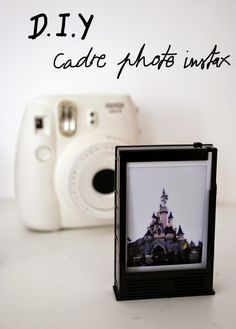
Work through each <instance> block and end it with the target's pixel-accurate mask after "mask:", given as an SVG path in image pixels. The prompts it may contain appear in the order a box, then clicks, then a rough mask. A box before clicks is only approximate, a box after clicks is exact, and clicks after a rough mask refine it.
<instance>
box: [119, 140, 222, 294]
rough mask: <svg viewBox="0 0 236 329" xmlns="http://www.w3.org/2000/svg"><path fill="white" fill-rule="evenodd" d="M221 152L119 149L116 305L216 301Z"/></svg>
mask: <svg viewBox="0 0 236 329" xmlns="http://www.w3.org/2000/svg"><path fill="white" fill-rule="evenodd" d="M216 163H217V149H216V148H215V147H214V146H213V145H212V144H201V143H194V144H193V145H168V146H118V147H117V148H116V182H115V187H116V190H115V281H114V293H115V296H116V299H117V300H126V299H142V298H157V297H177V296H192V295H213V294H214V293H215V292H214V290H213V260H214V232H215V207H216Z"/></svg>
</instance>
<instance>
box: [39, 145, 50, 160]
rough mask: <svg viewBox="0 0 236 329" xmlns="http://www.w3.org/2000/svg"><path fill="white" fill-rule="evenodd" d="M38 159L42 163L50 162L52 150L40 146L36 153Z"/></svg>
mask: <svg viewBox="0 0 236 329" xmlns="http://www.w3.org/2000/svg"><path fill="white" fill-rule="evenodd" d="M36 155H37V158H38V159H39V161H41V162H48V161H50V160H51V158H52V150H51V149H50V148H49V147H47V146H40V147H39V148H38V149H37V151H36Z"/></svg>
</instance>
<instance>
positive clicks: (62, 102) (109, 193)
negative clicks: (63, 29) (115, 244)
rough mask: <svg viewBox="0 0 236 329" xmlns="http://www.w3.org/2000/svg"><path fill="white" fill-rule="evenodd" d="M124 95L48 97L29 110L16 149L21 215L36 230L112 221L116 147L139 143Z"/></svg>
mask: <svg viewBox="0 0 236 329" xmlns="http://www.w3.org/2000/svg"><path fill="white" fill-rule="evenodd" d="M138 136H139V128H138V122H137V108H136V107H135V105H134V104H133V102H132V100H131V98H130V97H129V96H126V95H75V96H63V95H62V96H45V97H41V98H38V99H35V100H33V101H31V102H30V103H29V104H28V105H27V107H26V110H25V113H24V117H23V120H22V124H21V129H20V134H19V139H18V146H17V152H16V167H15V185H16V198H17V204H18V210H19V215H20V217H21V219H22V220H23V222H24V224H25V225H26V226H27V227H29V228H31V229H34V230H42V231H51V230H58V229H60V228H74V227H88V226H100V225H107V224H111V223H112V220H113V216H114V165H115V155H114V154H115V153H114V152H115V146H116V145H125V144H136V143H137V142H138Z"/></svg>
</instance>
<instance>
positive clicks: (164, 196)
mask: <svg viewBox="0 0 236 329" xmlns="http://www.w3.org/2000/svg"><path fill="white" fill-rule="evenodd" d="M167 200H168V195H167V194H166V192H165V189H164V188H163V191H162V195H161V204H160V210H159V213H160V221H161V223H162V224H163V227H164V228H165V227H166V226H167V225H168V219H167V214H168V208H167V207H166V203H167Z"/></svg>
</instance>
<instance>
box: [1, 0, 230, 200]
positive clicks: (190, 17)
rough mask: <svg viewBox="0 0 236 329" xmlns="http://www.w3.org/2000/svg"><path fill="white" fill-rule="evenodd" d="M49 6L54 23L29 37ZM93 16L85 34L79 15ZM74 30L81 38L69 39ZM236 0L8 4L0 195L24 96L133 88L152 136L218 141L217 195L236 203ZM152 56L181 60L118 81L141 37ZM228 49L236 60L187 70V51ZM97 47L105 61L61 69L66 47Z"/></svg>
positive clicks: (74, 54)
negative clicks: (62, 34)
mask: <svg viewBox="0 0 236 329" xmlns="http://www.w3.org/2000/svg"><path fill="white" fill-rule="evenodd" d="M40 12H45V13H46V14H47V15H48V18H49V23H48V31H49V32H51V35H52V36H51V37H50V38H48V37H47V36H46V33H45V35H44V36H41V37H39V38H38V39H36V40H34V41H32V40H29V39H28V38H27V36H28V35H29V34H31V33H32V29H33V24H32V22H30V17H32V16H34V15H36V14H39V13H40ZM63 12H70V13H71V17H70V20H69V21H68V24H67V31H68V33H69V32H70V33H69V35H68V37H67V38H58V37H56V36H55V33H56V32H58V31H59V29H60V19H59V17H58V14H59V13H63ZM78 13H82V14H83V15H84V16H85V17H89V15H90V14H93V15H94V20H93V22H92V25H91V27H90V30H89V32H88V35H87V37H86V40H84V41H81V40H80V38H79V33H82V24H81V22H80V20H79V18H78V16H77V14H78ZM72 32H75V33H77V35H78V36H76V37H75V38H71V37H70V35H71V33H72ZM235 33H236V2H235V1H234V0H225V1H220V0H198V1H197V0H182V1H181V0H172V1H160V0H149V1H141V0H135V1H134V0H129V1H125V0H119V1H108V0H100V1H91V0H81V1H75V0H67V1H59V0H58V1H55V2H52V1H51V2H49V1H46V0H41V1H40V2H39V1H27V0H22V1H16V0H8V1H5V2H4V3H2V4H1V29H0V40H1V51H0V59H1V65H0V73H1V89H0V90H1V110H0V111H1V112H0V113H1V118H0V157H1V162H0V169H1V170H0V182H1V184H0V197H4V198H5V197H12V196H13V195H14V184H13V177H14V176H13V171H14V170H13V169H14V153H15V145H16V141H17V132H18V129H19V125H20V119H21V116H22V113H23V110H24V105H25V103H26V102H27V101H28V100H29V99H30V98H32V97H35V96H38V95H41V94H50V93H128V94H131V96H132V97H133V99H134V101H135V102H136V104H137V105H138V106H139V108H140V110H141V114H140V124H141V127H142V130H143V135H142V142H145V143H159V144H161V143H192V142H193V141H202V142H206V143H209V142H212V143H214V144H215V145H216V146H217V147H218V148H219V165H218V186H219V193H218V200H219V201H221V202H236V188H235V186H236V170H235V168H236V152H235V140H236V138H235V137H236V131H235V124H236V114H235V112H236V97H235V82H236V79H235V77H236V70H235V55H236V42H235ZM144 42H145V43H146V50H145V54H146V57H147V58H149V59H151V58H152V57H153V56H154V55H155V54H159V53H160V52H163V51H165V50H166V49H167V47H168V44H172V49H173V50H174V51H176V52H178V57H177V59H176V65H175V66H174V67H172V68H171V69H169V70H161V71H158V70H157V69H156V68H155V67H153V68H146V69H142V68H139V69H134V68H129V69H126V70H125V71H124V72H123V75H122V76H121V78H120V79H119V80H117V79H116V75H117V71H118V70H117V66H116V63H117V62H118V61H120V60H121V59H122V58H123V57H124V56H125V54H126V53H127V52H129V51H131V52H132V54H133V56H135V54H136V53H137V52H138V50H139V48H140V47H141V45H142V44H143V43H144ZM216 43H217V44H218V49H219V50H220V51H221V52H222V55H223V56H226V55H228V54H231V57H230V62H231V66H230V67H226V66H224V67H222V68H220V69H210V70H208V71H200V70H199V69H192V70H183V69H182V67H181V63H182V61H183V58H184V57H185V54H186V50H187V49H188V50H189V53H192V54H194V55H195V56H198V57H201V56H204V57H205V56H206V55H208V54H209V53H210V51H211V50H212V48H213V46H214V45H215V44H216ZM91 46H93V47H94V51H95V52H97V53H102V52H105V53H106V54H107V66H106V68H105V69H102V70H99V69H97V68H95V67H94V68H89V69H82V68H80V69H73V70H69V69H68V70H56V69H55V68H53V65H52V61H53V59H54V57H55V55H56V54H57V53H59V52H64V53H65V55H66V56H67V57H68V58H73V59H77V58H79V57H81V56H82V55H85V54H86V52H87V51H88V50H89V48H90V47H91Z"/></svg>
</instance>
